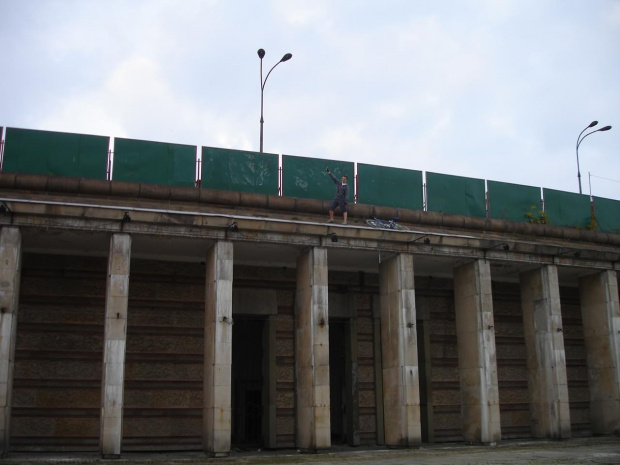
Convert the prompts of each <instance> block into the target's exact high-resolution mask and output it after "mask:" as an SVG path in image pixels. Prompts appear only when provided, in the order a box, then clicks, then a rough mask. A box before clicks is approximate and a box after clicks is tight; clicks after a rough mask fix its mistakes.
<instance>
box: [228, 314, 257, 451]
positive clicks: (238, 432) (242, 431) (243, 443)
mask: <svg viewBox="0 0 620 465" xmlns="http://www.w3.org/2000/svg"><path fill="white" fill-rule="evenodd" d="M234 322H235V324H234V326H233V338H232V341H233V342H232V357H233V358H232V418H231V421H232V424H231V429H232V444H233V445H234V446H237V447H243V448H246V447H261V446H262V444H263V433H262V417H263V406H262V404H263V402H262V399H263V329H264V326H265V325H264V322H263V320H261V319H255V318H247V317H239V316H238V317H236V318H235V320H234Z"/></svg>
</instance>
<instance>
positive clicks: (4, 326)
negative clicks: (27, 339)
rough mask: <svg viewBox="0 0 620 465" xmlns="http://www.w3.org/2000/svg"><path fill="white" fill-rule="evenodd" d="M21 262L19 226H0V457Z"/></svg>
mask: <svg viewBox="0 0 620 465" xmlns="http://www.w3.org/2000/svg"><path fill="white" fill-rule="evenodd" d="M21 264H22V236H21V232H20V230H19V228H14V227H9V226H4V227H3V228H2V230H0V441H1V442H0V457H6V456H7V455H8V453H9V445H10V444H9V440H10V437H11V428H10V426H11V401H12V399H13V367H14V363H15V338H16V335H17V310H18V308H19V283H20V276H21V267H22V266H21Z"/></svg>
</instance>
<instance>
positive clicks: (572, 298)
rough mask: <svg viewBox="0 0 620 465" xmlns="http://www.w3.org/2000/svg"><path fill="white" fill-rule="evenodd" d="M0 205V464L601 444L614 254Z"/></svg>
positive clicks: (490, 226)
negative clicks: (246, 451)
mask: <svg viewBox="0 0 620 465" xmlns="http://www.w3.org/2000/svg"><path fill="white" fill-rule="evenodd" d="M0 207H1V208H0V227H1V230H0V259H1V267H0V273H1V276H0V312H1V313H0V402H1V406H2V409H1V410H0V429H1V431H2V434H1V435H0V438H1V443H0V451H1V453H2V454H3V455H7V454H10V453H11V452H12V451H25V450H29V451H33V450H75V451H100V453H101V454H102V455H103V456H105V457H119V456H120V455H121V454H122V452H124V451H130V450H157V449H161V450H163V449H171V450H180V449H198V450H199V449H203V450H204V451H205V452H206V453H208V454H209V455H215V456H221V455H227V454H228V453H229V452H230V450H231V448H232V447H264V448H289V447H295V448H299V449H303V450H308V451H315V450H322V449H329V448H330V447H331V446H332V445H333V444H350V445H352V446H355V445H360V444H385V445H388V446H411V445H416V444H420V443H423V442H442V441H443V442H445V441H466V442H471V443H496V442H498V441H501V440H502V439H507V438H532V437H534V438H557V439H563V438H568V437H571V436H581V435H610V434H614V433H617V432H618V429H619V426H620V361H619V360H618V358H619V357H620V309H619V304H618V270H619V269H620V236H619V235H614V234H605V233H600V232H593V231H588V230H584V229H575V228H563V227H555V226H550V225H538V224H529V223H516V222H512V221H504V220H493V219H484V218H474V217H465V216H460V215H448V214H442V213H436V212H425V211H418V210H404V209H400V210H396V209H394V208H389V207H378V206H372V205H363V204H355V205H352V206H351V209H350V214H349V224H347V225H346V226H345V225H340V224H333V225H332V224H325V220H326V219H327V217H326V211H327V202H326V201H319V200H311V199H299V198H293V197H286V196H277V195H276V196H273V195H266V194H265V195H263V194H250V193H243V192H232V191H218V190H210V189H198V188H191V187H171V186H165V185H153V184H140V183H126V182H117V181H111V182H110V181H105V180H94V179H84V178H68V177H67V178H65V177H54V176H49V177H48V176H43V175H27V174H9V173H3V174H0ZM370 215H374V216H377V217H382V218H391V217H393V216H398V217H399V218H400V220H399V221H400V222H402V223H403V224H406V225H408V226H409V227H410V229H411V231H409V232H401V231H392V230H379V229H374V228H371V227H368V226H367V225H366V223H365V219H366V218H367V217H368V216H370Z"/></svg>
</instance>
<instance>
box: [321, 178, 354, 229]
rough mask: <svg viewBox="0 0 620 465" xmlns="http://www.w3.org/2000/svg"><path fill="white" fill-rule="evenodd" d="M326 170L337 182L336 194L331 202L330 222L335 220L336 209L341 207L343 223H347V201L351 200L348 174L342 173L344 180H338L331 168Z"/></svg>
mask: <svg viewBox="0 0 620 465" xmlns="http://www.w3.org/2000/svg"><path fill="white" fill-rule="evenodd" d="M325 172H326V173H327V174H329V176H330V177H331V178H332V181H334V183H335V184H336V196H335V197H334V198H333V199H332V201H331V202H330V203H329V220H327V222H328V223H333V222H334V209H335V208H336V207H340V211H341V212H342V220H343V221H342V224H347V211H348V208H347V203H348V202H349V185H348V184H347V179H348V178H347V175H346V174H344V175H342V181H338V178H336V176H334V175H333V174H332V172H331V171H329V168H326V169H325Z"/></svg>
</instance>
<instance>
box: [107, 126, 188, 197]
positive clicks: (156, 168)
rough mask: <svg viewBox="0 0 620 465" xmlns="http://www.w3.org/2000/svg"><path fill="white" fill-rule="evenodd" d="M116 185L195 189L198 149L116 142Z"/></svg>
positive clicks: (114, 172) (135, 141) (114, 167)
mask: <svg viewBox="0 0 620 465" xmlns="http://www.w3.org/2000/svg"><path fill="white" fill-rule="evenodd" d="M112 171H113V172H112V179H113V180H114V181H127V182H144V183H152V184H166V185H169V186H186V187H193V186H194V185H195V182H196V147H195V146H193V145H179V144H169V143H166V142H150V141H144V140H134V139H121V138H118V139H114V165H113V170H112Z"/></svg>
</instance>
